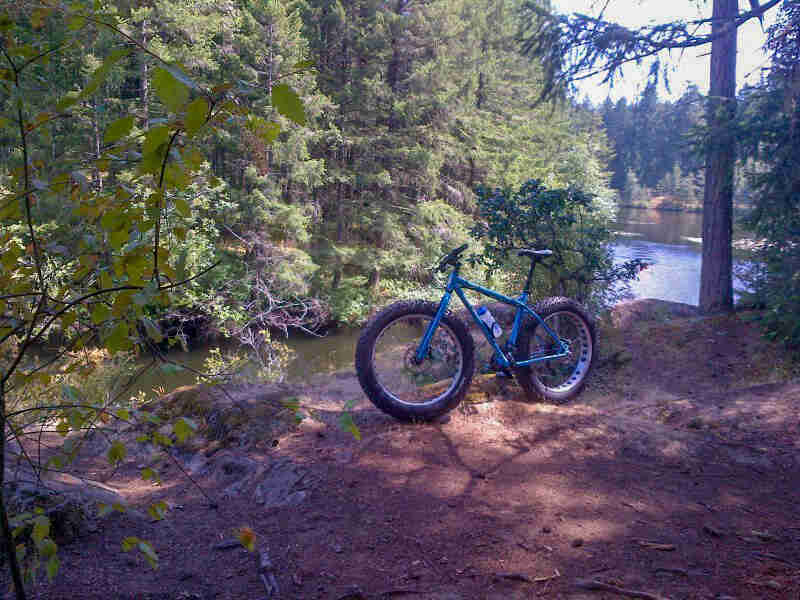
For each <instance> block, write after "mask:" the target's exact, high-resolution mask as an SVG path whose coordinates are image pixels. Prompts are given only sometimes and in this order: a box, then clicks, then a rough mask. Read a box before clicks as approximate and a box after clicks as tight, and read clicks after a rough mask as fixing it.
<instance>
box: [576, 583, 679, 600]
mask: <svg viewBox="0 0 800 600" xmlns="http://www.w3.org/2000/svg"><path fill="white" fill-rule="evenodd" d="M575 585H576V586H577V587H579V588H580V589H583V590H589V591H592V592H610V593H612V594H619V595H620V596H628V597H629V598H640V599H642V600H667V599H666V598H664V597H662V596H656V595H655V594H650V593H649V592H640V591H639V590H628V589H625V588H621V587H617V586H616V585H611V584H610V583H604V582H602V581H597V580H596V579H588V580H585V579H581V580H578V581H576V582H575Z"/></svg>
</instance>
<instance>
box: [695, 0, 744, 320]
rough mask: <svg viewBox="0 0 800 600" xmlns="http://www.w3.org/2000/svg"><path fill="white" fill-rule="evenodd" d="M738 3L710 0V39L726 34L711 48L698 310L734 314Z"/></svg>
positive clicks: (716, 40)
mask: <svg viewBox="0 0 800 600" xmlns="http://www.w3.org/2000/svg"><path fill="white" fill-rule="evenodd" d="M737 13H738V0H714V15H713V18H714V22H713V25H712V29H711V31H712V35H713V34H719V33H722V32H723V31H724V30H725V29H729V31H728V32H727V33H725V34H723V35H720V37H718V38H716V39H714V41H713V42H712V44H711V89H710V92H709V101H708V123H709V130H710V144H711V145H710V147H709V150H708V154H707V159H706V160H707V162H706V186H705V195H704V197H703V263H702V268H701V271H700V310H701V312H703V313H715V312H725V311H731V310H733V254H732V248H731V243H732V241H733V240H732V238H733V168H734V161H735V159H736V140H735V137H734V135H733V120H734V118H735V114H736V27H735V25H734V21H733V20H734V18H735V17H736V15H737Z"/></svg>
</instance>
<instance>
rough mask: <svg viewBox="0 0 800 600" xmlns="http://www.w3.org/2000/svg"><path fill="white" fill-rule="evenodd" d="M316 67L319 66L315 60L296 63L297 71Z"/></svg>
mask: <svg viewBox="0 0 800 600" xmlns="http://www.w3.org/2000/svg"><path fill="white" fill-rule="evenodd" d="M316 66H317V64H316V63H315V62H314V61H313V60H301V61H300V62H296V63H294V68H295V69H310V68H312V67H316Z"/></svg>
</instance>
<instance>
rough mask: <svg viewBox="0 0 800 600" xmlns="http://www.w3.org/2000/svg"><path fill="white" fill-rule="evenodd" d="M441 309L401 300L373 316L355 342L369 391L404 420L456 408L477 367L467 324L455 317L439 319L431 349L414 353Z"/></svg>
mask: <svg viewBox="0 0 800 600" xmlns="http://www.w3.org/2000/svg"><path fill="white" fill-rule="evenodd" d="M437 310H438V307H437V305H436V304H432V303H430V302H419V301H416V302H398V303H396V304H392V305H391V306H389V307H387V308H386V309H384V310H382V311H381V312H380V313H378V314H377V315H375V317H373V318H372V319H371V320H370V321H369V323H367V325H366V326H365V327H364V329H363V331H362V333H361V336H360V337H359V340H358V344H357V346H356V357H355V359H356V360H355V364H356V372H357V373H358V380H359V382H360V383H361V387H362V388H363V390H364V392H365V393H366V395H367V396H368V397H369V399H370V400H371V401H372V403H373V404H374V405H375V406H377V407H378V408H379V409H381V410H382V411H384V412H386V413H388V414H390V415H392V416H393V417H395V418H397V419H400V420H403V421H415V420H419V421H427V420H430V419H433V418H436V417H438V416H440V415H442V414H444V413H446V412H448V411H450V410H452V409H453V408H455V407H456V406H457V405H458V403H459V402H460V401H461V399H462V398H463V396H464V393H465V392H466V390H467V387H468V386H469V383H470V381H471V380H472V375H473V372H474V370H475V358H474V353H475V352H474V345H473V341H472V336H470V334H469V332H468V331H467V328H466V327H465V326H464V324H463V323H462V322H461V321H460V320H458V319H456V318H454V317H453V316H451V315H445V316H444V317H443V318H442V320H441V321H440V322H439V325H438V327H437V328H436V331H435V332H434V335H433V338H432V339H431V342H430V345H429V347H428V352H427V354H426V356H425V358H424V359H423V360H422V362H419V363H418V362H417V360H416V352H417V348H418V347H419V344H420V342H421V341H422V338H423V335H424V334H425V331H426V330H427V328H428V325H429V324H430V323H431V321H432V320H433V318H434V317H435V315H436V312H437Z"/></svg>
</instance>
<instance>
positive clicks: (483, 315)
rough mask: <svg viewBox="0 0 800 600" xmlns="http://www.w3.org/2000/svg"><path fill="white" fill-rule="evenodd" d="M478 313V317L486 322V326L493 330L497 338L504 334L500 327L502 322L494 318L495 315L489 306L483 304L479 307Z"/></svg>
mask: <svg viewBox="0 0 800 600" xmlns="http://www.w3.org/2000/svg"><path fill="white" fill-rule="evenodd" d="M477 313H478V318H479V319H480V320H481V321H483V322H484V323H485V324H486V327H488V328H489V331H491V332H492V335H493V336H494V337H496V338H497V337H500V336H501V335H503V330H502V329H501V328H500V324H499V323H498V322H497V321H495V320H494V316H493V315H492V313H491V311H490V310H489V309H488V308H486V307H485V306H481V307H480V308H478V310H477Z"/></svg>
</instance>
